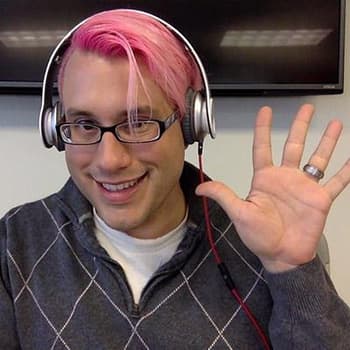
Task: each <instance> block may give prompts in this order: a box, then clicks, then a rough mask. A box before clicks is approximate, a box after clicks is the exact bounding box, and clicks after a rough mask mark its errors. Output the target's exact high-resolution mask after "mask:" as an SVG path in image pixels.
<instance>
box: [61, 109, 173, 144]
mask: <svg viewBox="0 0 350 350" xmlns="http://www.w3.org/2000/svg"><path fill="white" fill-rule="evenodd" d="M178 114H179V112H178V110H176V111H174V112H173V113H172V114H170V115H169V116H168V117H167V118H166V119H165V120H164V121H161V120H157V119H144V120H142V119H140V120H137V121H131V122H129V121H124V122H121V123H118V124H115V125H112V126H107V127H104V126H99V125H95V124H93V123H88V122H78V123H61V124H59V125H57V133H58V134H59V135H60V137H61V139H62V141H63V142H64V143H67V144H70V145H93V144H96V143H99V142H100V141H101V140H102V136H103V134H104V133H105V132H111V133H112V134H113V135H114V136H115V137H116V139H117V140H118V141H120V142H123V143H147V142H153V141H157V140H159V139H160V138H161V137H162V135H163V133H164V132H165V131H166V130H167V129H168V128H170V126H171V125H172V124H174V122H175V121H176V119H177V118H178Z"/></svg>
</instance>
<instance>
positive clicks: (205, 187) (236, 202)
mask: <svg viewBox="0 0 350 350" xmlns="http://www.w3.org/2000/svg"><path fill="white" fill-rule="evenodd" d="M196 194H197V195H199V196H205V197H208V198H211V199H213V200H214V201H215V202H217V203H218V204H219V205H220V206H221V207H222V208H223V209H224V211H225V212H226V214H227V215H228V216H229V217H230V218H231V220H232V221H233V220H234V219H235V217H237V215H238V208H239V207H240V205H241V204H242V200H241V199H240V198H239V197H238V196H237V195H236V193H235V192H234V191H233V190H232V189H230V188H229V187H228V186H226V185H225V184H223V183H222V182H219V181H208V182H204V183H202V184H200V185H198V186H197V188H196Z"/></svg>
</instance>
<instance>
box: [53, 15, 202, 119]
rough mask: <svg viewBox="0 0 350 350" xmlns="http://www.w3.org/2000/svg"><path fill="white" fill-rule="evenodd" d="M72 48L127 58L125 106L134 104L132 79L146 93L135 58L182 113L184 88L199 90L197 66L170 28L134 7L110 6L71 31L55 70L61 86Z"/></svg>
mask: <svg viewBox="0 0 350 350" xmlns="http://www.w3.org/2000/svg"><path fill="white" fill-rule="evenodd" d="M75 49H81V50H85V51H89V52H94V53H97V54H99V55H102V56H105V57H120V56H125V57H127V59H128V61H129V67H130V68H129V69H130V71H129V87H128V101H127V105H128V110H129V112H130V110H132V109H133V107H135V106H136V104H137V94H136V89H135V88H136V83H137V81H138V80H139V81H140V83H141V85H142V86H143V88H144V90H145V93H146V95H147V96H148V93H147V91H146V89H145V84H144V80H143V78H142V75H141V72H140V69H139V66H138V61H139V62H142V63H143V64H145V66H146V67H147V69H148V70H149V72H150V74H151V77H152V78H153V80H154V82H155V83H156V84H157V85H158V86H159V87H160V88H161V90H162V91H163V92H164V94H165V96H166V97H167V99H168V101H169V103H170V104H171V105H174V106H175V107H177V108H178V109H179V111H180V114H181V115H182V116H183V115H184V113H185V110H186V99H185V96H186V91H187V89H188V88H192V89H194V90H200V89H201V88H202V84H203V83H202V78H201V75H200V72H199V68H198V66H197V64H196V62H195V60H194V58H193V57H192V55H191V54H189V53H188V51H187V49H186V48H185V46H184V43H183V42H182V41H180V40H179V39H178V38H177V37H176V35H174V33H173V32H172V31H170V30H169V29H168V28H167V27H166V26H165V25H164V24H162V23H161V22H159V21H158V20H156V19H154V18H152V17H151V16H149V15H147V14H144V13H140V12H137V11H129V10H111V11H105V12H101V13H98V14H96V15H94V16H92V17H90V18H88V19H87V20H86V21H85V22H84V23H83V24H82V25H81V26H80V27H79V28H78V29H77V30H76V31H75V33H74V34H73V36H72V39H71V44H70V47H69V48H68V50H67V51H66V53H65V54H64V57H63V61H62V64H61V67H60V70H59V75H58V80H59V87H60V89H61V88H62V84H63V75H64V69H65V66H66V64H67V61H68V59H69V57H70V55H71V53H72V52H73V51H74V50H75Z"/></svg>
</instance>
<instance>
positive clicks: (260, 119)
mask: <svg viewBox="0 0 350 350" xmlns="http://www.w3.org/2000/svg"><path fill="white" fill-rule="evenodd" d="M271 124H272V110H271V108H270V107H267V106H265V107H262V108H261V109H260V110H259V112H258V114H257V117H256V122H255V129H254V141H253V167H254V171H257V170H259V169H262V168H264V167H266V166H271V165H272V150H271Z"/></svg>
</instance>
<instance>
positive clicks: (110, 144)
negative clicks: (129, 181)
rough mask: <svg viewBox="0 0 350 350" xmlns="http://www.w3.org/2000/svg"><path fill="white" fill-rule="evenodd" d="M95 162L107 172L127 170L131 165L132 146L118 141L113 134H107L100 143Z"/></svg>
mask: <svg viewBox="0 0 350 350" xmlns="http://www.w3.org/2000/svg"><path fill="white" fill-rule="evenodd" d="M95 161H96V163H97V164H98V166H99V167H101V168H103V169H105V170H115V169H119V168H125V167H127V166H128V165H130V163H131V153H130V146H129V145H128V144H126V143H122V142H120V141H118V140H117V138H116V137H115V135H114V134H113V133H111V132H106V133H104V134H103V136H102V139H101V141H100V142H99V143H98V149H97V152H96V158H95Z"/></svg>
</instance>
